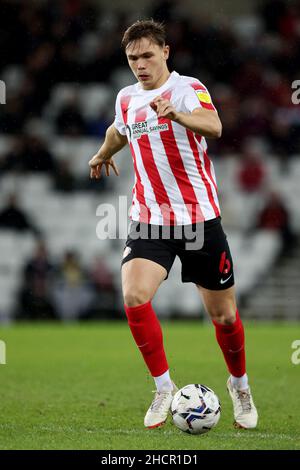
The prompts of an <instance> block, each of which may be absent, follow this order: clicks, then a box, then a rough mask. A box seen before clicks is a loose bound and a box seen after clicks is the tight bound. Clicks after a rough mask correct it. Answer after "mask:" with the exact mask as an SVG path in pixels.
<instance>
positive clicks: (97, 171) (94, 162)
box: [89, 154, 119, 179]
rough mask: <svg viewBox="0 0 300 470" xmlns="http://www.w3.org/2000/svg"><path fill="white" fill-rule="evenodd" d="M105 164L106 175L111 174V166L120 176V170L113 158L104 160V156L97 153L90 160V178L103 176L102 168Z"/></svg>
mask: <svg viewBox="0 0 300 470" xmlns="http://www.w3.org/2000/svg"><path fill="white" fill-rule="evenodd" d="M103 165H104V166H105V173H106V176H109V175H110V167H112V169H113V170H114V172H115V174H116V175H117V176H119V170H118V167H117V165H116V164H115V162H114V160H113V158H110V159H109V160H103V158H102V157H101V156H100V155H98V154H96V155H94V156H93V158H92V159H91V160H90V161H89V167H90V178H96V179H99V178H100V177H101V170H102V166H103Z"/></svg>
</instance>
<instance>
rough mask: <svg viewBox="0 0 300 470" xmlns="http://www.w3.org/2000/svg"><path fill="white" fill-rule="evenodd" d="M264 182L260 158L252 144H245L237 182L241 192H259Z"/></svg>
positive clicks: (264, 172) (264, 175) (264, 170)
mask: <svg viewBox="0 0 300 470" xmlns="http://www.w3.org/2000/svg"><path fill="white" fill-rule="evenodd" d="M265 180H266V168H265V166H264V164H263V160H262V156H261V153H260V151H259V149H258V148H257V146H256V145H255V144H254V143H251V142H248V143H247V144H245V146H244V149H243V154H242V160H241V164H240V168H239V172H238V181H239V185H240V188H241V190H242V191H244V192H246V193H255V192H259V191H260V190H261V189H262V188H263V186H264V183H265Z"/></svg>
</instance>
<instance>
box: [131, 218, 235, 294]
mask: <svg viewBox="0 0 300 470" xmlns="http://www.w3.org/2000/svg"><path fill="white" fill-rule="evenodd" d="M183 227H184V232H182V229H183ZM165 228H166V227H165ZM153 229H154V230H153ZM167 229H168V230H169V232H167V235H166V232H163V227H162V226H153V225H148V224H142V223H139V222H132V223H131V226H130V230H129V234H128V238H127V241H126V246H125V248H124V253H123V260H122V265H123V264H124V263H126V262H127V261H130V260H132V259H134V258H144V259H149V260H151V261H154V262H155V263H158V264H159V265H161V266H163V267H164V268H165V269H166V270H167V276H166V278H165V279H167V278H168V275H169V272H170V270H171V267H172V265H173V262H174V260H175V257H176V256H179V258H180V260H181V264H182V269H181V279H182V282H194V283H195V284H197V285H200V286H202V287H204V288H206V289H211V290H224V289H228V288H229V287H232V286H233V285H234V273H233V263H232V258H231V253H230V249H229V246H228V242H227V237H226V234H225V233H224V231H223V228H222V225H221V218H220V217H218V218H216V219H212V220H209V221H206V222H204V223H200V224H193V225H189V226H181V227H180V226H177V227H168V228H167ZM153 233H154V235H153ZM193 233H194V234H201V233H202V235H203V236H202V240H200V238H201V237H200V238H199V236H198V235H197V236H198V239H199V240H200V241H199V240H196V241H197V243H195V242H193V241H192V237H191V234H193ZM138 234H140V236H138ZM145 234H146V236H145ZM193 243H194V245H193Z"/></svg>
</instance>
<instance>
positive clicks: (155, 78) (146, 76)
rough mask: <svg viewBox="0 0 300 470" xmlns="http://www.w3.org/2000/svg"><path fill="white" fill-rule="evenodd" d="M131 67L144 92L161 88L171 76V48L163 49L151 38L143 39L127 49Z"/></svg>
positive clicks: (165, 47) (131, 44)
mask: <svg viewBox="0 0 300 470" xmlns="http://www.w3.org/2000/svg"><path fill="white" fill-rule="evenodd" d="M126 55H127V59H128V64H129V67H130V68H131V70H132V72H133V73H134V75H135V76H136V78H137V79H138V81H139V82H140V83H141V85H142V87H143V88H144V90H152V89H155V88H159V87H160V86H161V85H163V83H164V82H165V81H166V79H167V78H168V75H169V71H168V68H167V59H168V57H169V46H164V47H161V46H159V45H158V44H155V43H154V42H152V41H151V40H150V39H149V38H141V39H139V40H137V41H134V42H133V43H130V44H129V45H128V46H127V48H126Z"/></svg>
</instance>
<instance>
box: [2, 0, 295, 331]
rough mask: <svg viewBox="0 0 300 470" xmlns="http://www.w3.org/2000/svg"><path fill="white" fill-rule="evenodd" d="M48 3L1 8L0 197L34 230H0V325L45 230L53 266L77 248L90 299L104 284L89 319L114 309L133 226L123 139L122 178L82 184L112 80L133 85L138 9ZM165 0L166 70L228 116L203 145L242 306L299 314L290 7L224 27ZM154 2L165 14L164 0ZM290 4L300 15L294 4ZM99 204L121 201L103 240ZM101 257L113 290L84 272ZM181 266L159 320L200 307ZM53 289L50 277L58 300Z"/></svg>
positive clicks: (13, 306) (254, 312)
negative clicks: (125, 45) (265, 218)
mask: <svg viewBox="0 0 300 470" xmlns="http://www.w3.org/2000/svg"><path fill="white" fill-rule="evenodd" d="M47 3H48V2H47V1H45V2H42V3H40V4H39V3H36V4H35V3H34V4H31V5H28V4H26V2H22V1H20V2H8V1H4V2H3V6H2V12H1V19H0V26H1V23H3V24H4V23H5V24H6V30H8V28H7V24H8V23H7V22H10V23H11V24H12V25H14V31H11V34H15V38H14V41H13V42H11V41H10V38H9V37H6V36H1V38H0V44H1V46H2V47H1V50H4V51H5V53H4V54H3V56H2V57H1V59H0V78H1V79H2V80H4V81H5V83H6V84H7V104H6V105H3V106H1V108H0V133H1V134H0V171H1V175H0V212H1V210H2V209H3V208H4V207H5V202H6V200H7V197H8V196H9V195H10V194H16V195H17V197H18V200H19V205H20V208H21V209H22V210H23V211H25V212H26V213H27V214H28V215H29V216H30V219H31V220H32V221H33V223H34V224H35V226H36V227H38V228H39V229H40V234H39V235H37V234H35V233H32V232H29V231H26V232H22V233H19V232H16V231H13V230H11V229H5V228H3V227H2V228H0V254H1V258H0V321H2V322H9V321H11V320H12V319H14V318H15V317H16V316H17V313H16V312H17V311H18V309H19V306H18V302H19V301H20V295H19V294H20V290H21V288H22V283H23V282H24V267H25V265H26V263H27V262H28V260H29V259H30V257H31V256H32V255H33V253H34V250H35V247H36V246H37V244H38V243H39V240H40V239H42V240H43V241H44V243H45V244H46V246H47V249H48V252H49V257H50V259H51V262H52V263H53V265H55V266H56V267H57V266H59V265H61V263H62V260H63V259H64V257H65V254H66V253H67V252H69V251H70V250H72V251H74V252H75V253H77V254H78V259H79V261H78V262H80V263H81V264H82V266H83V268H82V269H83V270H84V271H85V273H86V274H85V277H84V285H86V286H88V289H89V292H92V294H91V298H93V299H94V300H95V298H96V297H97V295H98V297H97V299H98V300H97V302H96V301H94V303H93V306H92V307H90V308H86V311H85V312H84V313H83V314H82V316H83V317H92V318H102V317H105V315H106V316H108V317H109V318H110V317H118V312H119V310H120V307H121V287H120V260H121V256H122V249H123V246H124V239H118V238H116V239H114V238H113V235H114V234H115V233H121V234H122V233H123V234H124V230H125V231H126V227H127V224H128V218H127V215H128V214H127V210H128V208H129V207H125V206H124V204H123V206H124V207H123V206H122V208H121V209H120V206H119V202H120V200H119V196H127V197H128V198H129V199H128V200H129V202H130V197H131V190H132V186H133V169H132V164H131V156H130V154H129V151H128V149H125V150H123V151H122V152H120V154H119V155H118V156H117V157H116V161H117V164H118V166H119V168H120V177H119V178H117V177H114V176H112V177H110V178H109V179H108V180H106V181H104V182H101V183H99V182H96V183H97V184H95V182H89V181H88V160H89V159H90V158H91V156H92V155H94V153H95V152H96V151H97V149H98V148H99V146H100V144H101V141H102V139H103V135H104V133H105V128H106V126H107V124H109V123H110V122H112V120H113V117H114V100H115V96H116V93H117V91H118V90H119V89H120V88H121V87H123V86H126V85H128V84H130V83H132V82H133V77H132V75H131V73H130V72H129V71H128V68H127V66H126V63H125V60H124V57H123V52H122V51H121V50H120V46H119V44H120V38H121V34H122V32H123V30H124V27H125V26H126V24H129V23H130V22H131V21H132V20H133V19H135V18H133V17H132V14H131V15H130V17H126V14H125V13H124V12H121V13H118V14H116V15H115V16H114V21H112V20H111V18H110V16H109V14H108V12H105V11H102V10H99V9H97V8H96V6H95V4H94V3H92V2H83V1H77V2H73V1H62V2H51V3H53V5H54V4H55V8H52V9H51V11H52V12H55V13H53V14H52V15H50V16H49V15H47V11H48V10H47ZM277 3H278V2H277ZM168 8H169V10H168V14H167V12H166V11H165V15H166V16H165V17H164V19H165V21H166V23H167V30H168V31H169V32H170V45H171V49H172V50H173V51H174V54H173V57H172V60H171V62H170V68H171V69H173V68H174V69H176V70H177V71H178V72H179V73H183V74H185V75H193V76H197V77H199V78H200V79H201V80H202V81H203V82H204V83H206V84H207V86H208V87H209V89H210V91H211V93H212V96H213V98H214V102H215V104H216V107H217V108H218V110H219V113H220V115H221V119H222V122H223V127H224V131H223V137H222V138H221V139H219V140H218V141H211V142H209V149H211V150H210V156H211V158H212V159H213V161H214V165H215V170H216V174H217V181H218V182H219V186H220V201H221V207H222V210H223V212H222V215H223V223H224V227H225V230H226V233H227V236H228V239H229V242H230V246H231V249H232V253H233V258H234V260H235V272H236V281H237V286H236V287H237V294H238V297H239V299H240V301H241V302H242V303H243V306H244V309H245V314H247V315H248V316H249V317H255V318H272V317H280V318H287V317H293V318H300V309H299V305H300V299H299V292H300V289H299V287H300V286H299V281H298V279H299V261H300V248H299V247H300V245H299V232H300V207H299V200H300V185H299V177H300V158H299V157H300V132H299V130H300V129H299V128H300V107H299V104H298V105H294V104H293V103H292V101H291V95H292V89H291V83H292V81H293V80H296V78H297V77H298V78H299V72H300V70H299V63H300V60H299V59H300V46H299V44H300V41H299V31H298V30H297V29H296V28H294V27H293V24H289V25H287V23H288V20H289V7H288V5H287V4H285V6H284V8H283V9H281V11H280V14H279V13H278V14H277V15H276V11H277V10H274V11H273V13H274V14H273V15H272V14H271V9H272V6H270V2H265V3H264V6H263V8H260V9H259V10H258V11H256V12H255V11H254V12H252V14H251V15H248V16H247V17H243V18H240V19H239V18H237V19H236V20H235V22H234V24H233V26H232V27H229V26H228V25H225V24H224V23H222V22H220V23H218V22H216V21H214V20H213V19H211V18H206V19H203V20H202V21H196V20H195V21H192V20H189V21H188V20H187V18H185V17H184V15H183V14H182V15H183V16H182V18H181V19H180V18H179V19H178V18H177V19H176V20H174V19H173V15H172V7H170V5H169V7H168ZM156 11H157V12H158V11H159V14H160V15H164V2H162V3H161V8H160V9H157V10H156ZM293 11H294V10H293ZM177 13H178V11H177ZM181 13H182V12H181ZM157 14H158V13H157ZM298 15H299V16H298V20H299V18H300V10H299V9H298ZM147 16H153V17H156V16H155V11H151V8H149V11H148V12H147ZM12 19H13V20H14V21H12ZM271 19H272V21H271ZM28 31H29V32H30V34H28ZM16 44H18V47H16ZM199 44H201V55H199ZM297 74H298V76H297ZM62 123H63V125H62ZM249 152H250V153H251V152H252V154H253V153H254V154H255V155H256V157H255V158H257V160H256V163H255V164H253V161H252V163H251V162H250V164H249V162H248V161H247V158H248V157H249ZM46 158H47V159H48V160H47V161H48V162H49V163H48V164H47V165H48V166H47V165H46V164H45V161H46ZM52 160H53V163H52ZM32 162H33V163H32ZM65 162H67V164H68V165H67V166H66V165H65ZM64 165H65V166H64ZM63 167H64V168H65V169H66V171H67V174H68V175H69V176H64V175H66V173H64V174H63V175H62V178H61V179H59V181H58V179H57V175H58V174H60V173H59V172H60V171H62V169H63ZM260 167H261V170H260V169H258V168H260ZM241 175H242V176H241ZM68 178H69V179H68ZM70 181H71V183H70ZM274 192H276V193H277V195H278V197H279V198H280V200H281V201H282V204H283V206H285V209H286V213H287V222H286V224H288V231H289V233H290V238H289V239H288V240H287V238H286V233H287V231H286V229H284V230H283V229H282V226H279V225H277V226H272V227H270V226H268V227H265V226H262V225H259V217H260V215H261V213H262V210H263V208H264V207H265V205H266V204H267V202H268V200H269V197H270V194H272V193H274ZM99 204H110V205H112V206H113V207H115V209H116V215H117V221H116V222H115V221H114V220H113V219H114V217H113V216H114V214H113V210H112V212H111V214H110V217H111V227H110V235H111V237H112V238H111V239H108V238H107V239H101V240H100V239H99V238H98V237H97V233H96V230H97V224H98V223H99V221H100V220H101V216H100V212H99V208H98V206H99ZM97 208H98V212H97ZM97 214H98V215H97ZM273 225H274V224H273ZM275 225H276V224H275ZM285 227H286V225H285ZM98 235H99V233H98ZM286 244H288V245H289V246H286ZM288 248H290V249H289V250H288ZM97 256H99V257H100V258H101V259H103V262H104V263H105V264H106V265H107V269H109V271H111V273H112V283H113V288H112V290H111V291H109V289H108V291H106V292H105V289H103V290H102V291H101V292H100V294H99V292H98V294H97V295H96V294H95V286H94V284H93V281H92V277H91V269H92V265H93V262H94V260H95V259H96V257H97ZM179 276H180V263H179V262H177V261H176V262H175V264H174V267H173V270H172V272H171V275H170V277H169V280H168V282H166V283H164V284H163V285H162V287H161V290H160V292H161V294H158V296H157V298H156V299H155V305H156V307H157V311H158V312H159V313H160V315H161V316H162V317H163V316H164V317H167V316H170V315H173V316H183V315H187V316H199V315H200V313H201V304H200V299H199V298H198V295H197V292H196V289H195V288H194V287H193V286H192V285H184V286H181V287H180V288H179V287H178V282H177V281H178V278H179ZM175 286H176V288H175ZM57 289H59V287H57V285H56V287H55V289H54V288H53V289H52V286H51V285H50V286H49V290H50V294H49V295H50V297H51V296H52V298H53V299H54V298H56V299H57ZM254 289H255V295H253V292H254ZM100 290H101V289H100ZM109 292H113V297H112V296H111V295H110V293H109ZM93 295H94V297H93ZM101 299H102V300H101ZM291 299H293V300H291ZM90 305H92V304H90ZM103 310H105V312H106V314H103ZM65 311H67V310H65ZM91 312H92V313H91ZM202 314H203V308H202ZM28 315H29V316H30V312H29V313H28ZM42 316H43V315H42V312H41V317H42ZM58 316H60V317H61V318H62V319H63V320H68V319H70V317H69V316H68V315H66V316H64V315H63V314H61V315H59V314H58ZM77 317H78V315H77ZM71 318H72V317H71Z"/></svg>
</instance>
